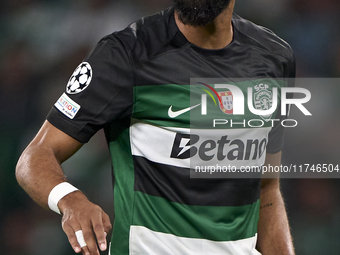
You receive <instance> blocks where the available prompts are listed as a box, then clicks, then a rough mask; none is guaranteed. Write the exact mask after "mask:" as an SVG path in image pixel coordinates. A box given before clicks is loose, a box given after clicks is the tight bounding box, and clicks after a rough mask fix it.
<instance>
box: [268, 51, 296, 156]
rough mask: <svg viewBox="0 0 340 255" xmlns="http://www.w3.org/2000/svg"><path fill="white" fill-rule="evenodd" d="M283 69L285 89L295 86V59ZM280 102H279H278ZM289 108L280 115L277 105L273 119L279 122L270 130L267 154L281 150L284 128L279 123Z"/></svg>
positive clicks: (279, 106)
mask: <svg viewBox="0 0 340 255" xmlns="http://www.w3.org/2000/svg"><path fill="white" fill-rule="evenodd" d="M283 68H284V81H285V83H286V84H287V87H294V86H295V69H296V68H295V57H294V55H293V52H292V55H291V58H290V59H289V60H287V62H285V63H284V64H283ZM287 98H293V94H292V93H288V94H287ZM280 101H281V100H280ZM288 108H289V106H287V110H286V112H287V115H282V114H281V104H278V111H277V114H276V116H275V119H277V120H280V121H275V122H274V126H273V128H272V130H271V131H270V132H269V135H268V144H267V153H277V152H279V151H281V150H282V149H283V145H284V142H283V139H284V127H283V125H281V122H282V121H283V120H285V119H287V118H288V114H289V109H288Z"/></svg>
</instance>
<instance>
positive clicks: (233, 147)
mask: <svg viewBox="0 0 340 255" xmlns="http://www.w3.org/2000/svg"><path fill="white" fill-rule="evenodd" d="M266 146H267V138H263V139H262V140H259V139H247V140H243V139H234V140H232V139H229V138H228V135H224V136H221V137H220V138H219V139H218V140H213V139H207V140H203V141H202V139H201V137H200V136H199V135H196V134H183V133H177V134H176V136H175V140H174V143H173V146H172V151H171V155H170V157H171V158H177V159H187V158H192V157H194V156H196V155H198V157H199V158H200V159H201V160H203V161H210V160H213V158H215V159H217V160H218V161H222V160H224V159H226V158H227V159H228V160H231V161H233V160H256V159H259V158H261V157H262V155H263V153H264V152H265V151H266Z"/></svg>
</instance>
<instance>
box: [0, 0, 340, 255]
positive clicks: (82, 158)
mask: <svg viewBox="0 0 340 255" xmlns="http://www.w3.org/2000/svg"><path fill="white" fill-rule="evenodd" d="M170 4H171V2H170V0H124V1H122V0H120V1H118V0H115V1H109V0H73V1H69V0H68V1H66V0H59V1H52V0H40V1H39V0H2V1H1V2H0V102H1V104H0V107H1V108H0V119H1V125H0V247H1V248H0V250H1V252H0V253H1V254H6V255H19V254H20V255H45V254H49V255H60V254H63V255H68V254H73V253H72V250H71V248H70V246H69V244H68V241H67V238H66V236H65V235H64V234H63V232H62V230H61V226H60V217H59V216H58V215H56V214H54V213H51V212H48V211H45V210H42V209H41V208H39V207H38V206H37V205H36V204H34V203H33V202H32V201H31V200H30V199H29V198H28V196H27V195H26V194H25V193H24V192H23V190H21V189H20V187H19V186H18V184H17V183H16V181H15V177H14V169H15V164H16V161H17V159H18V157H19V155H20V153H21V152H22V150H23V149H24V148H25V146H26V145H27V143H28V142H29V141H30V140H31V139H32V138H33V135H34V134H35V133H36V132H37V130H38V128H39V126H40V125H41V124H42V123H43V121H44V118H45V116H46V114H47V113H48V111H49V109H50V107H51V106H52V105H53V103H54V102H55V101H56V100H57V98H58V97H59V96H60V94H61V93H62V92H63V90H64V88H65V85H66V82H67V80H68V78H69V76H70V75H71V74H72V72H73V70H74V68H75V67H76V66H77V65H78V64H79V63H80V62H81V60H82V59H83V57H84V56H85V55H86V54H88V53H89V51H90V50H91V49H92V48H93V47H94V45H95V44H96V42H97V41H98V40H99V39H100V38H101V37H102V36H104V35H105V34H108V33H111V32H112V31H115V30H119V29H123V28H124V27H126V25H128V24H129V23H130V22H132V21H133V20H136V19H138V18H140V17H141V16H145V15H149V14H152V13H154V12H156V11H158V10H161V9H163V8H165V7H167V6H169V5H170ZM236 12H237V13H238V14H239V15H241V16H243V17H245V18H247V19H250V20H252V21H254V22H255V23H258V24H261V25H263V26H266V27H268V28H270V29H272V30H274V31H275V32H276V33H277V34H278V35H279V36H281V37H283V38H284V39H285V40H287V41H288V42H289V43H290V44H291V45H292V47H293V49H294V51H295V54H296V57H297V64H298V65H297V67H298V77H328V78H331V77H333V78H334V77H339V75H340V43H339V42H340V34H339V31H340V15H339V13H340V2H339V1H338V0H323V1H320V0H276V1H272V0H242V1H240V0H236ZM312 89H313V92H314V94H312V96H313V99H314V100H313V103H311V104H309V109H310V110H311V111H312V113H315V112H316V113H317V116H318V118H317V119H316V117H315V116H313V117H311V118H313V120H312V121H310V119H309V120H306V119H304V120H302V124H301V126H300V127H297V128H293V129H289V130H287V132H286V145H285V151H284V156H283V159H284V162H285V163H287V164H289V163H340V162H339V161H340V160H339V158H340V157H339V156H340V152H339V144H340V135H339V125H340V117H339V110H340V100H339V96H340V86H339V87H333V88H329V87H327V86H322V84H320V86H316V87H314V88H312ZM293 114H295V113H294V112H293ZM297 116H298V115H297ZM63 167H64V169H65V172H66V175H67V176H68V178H69V180H70V181H71V182H73V183H74V184H75V185H76V186H77V187H79V188H80V189H83V190H84V191H85V193H86V194H87V195H88V196H89V197H90V199H91V200H92V201H94V202H96V203H98V204H99V205H101V206H102V207H103V208H104V210H106V211H108V212H109V213H111V212H112V210H113V208H112V199H111V197H112V195H111V191H112V188H111V181H110V179H111V172H110V163H109V156H108V152H107V151H106V144H105V141H104V139H103V135H102V133H99V134H97V135H96V136H95V138H93V139H92V141H91V142H90V145H86V146H84V147H83V148H82V149H81V151H80V152H79V153H78V154H77V155H76V156H75V157H74V158H72V159H71V160H70V161H68V162H67V163H65V164H64V166H63ZM339 184H340V181H339V179H285V180H282V187H283V191H284V195H285V201H286V204H287V209H288V214H289V219H290V223H291V227H292V233H293V237H294V242H295V247H296V251H297V254H298V255H314V254H315V255H316V254H317V255H320V254H327V255H332V254H334V255H335V254H340V242H339V237H340V199H339V194H340V186H339Z"/></svg>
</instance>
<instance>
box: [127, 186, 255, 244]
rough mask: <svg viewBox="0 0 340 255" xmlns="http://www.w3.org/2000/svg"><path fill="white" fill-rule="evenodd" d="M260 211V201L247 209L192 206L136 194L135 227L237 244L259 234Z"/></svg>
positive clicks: (246, 207)
mask: <svg viewBox="0 0 340 255" xmlns="http://www.w3.org/2000/svg"><path fill="white" fill-rule="evenodd" d="M226 195H228V194H226ZM259 208H260V200H258V201H257V202H255V203H253V204H250V205H245V206H189V205H184V204H179V203H174V202H170V201H168V200H166V199H164V198H160V197H155V196H151V195H147V194H144V193H142V192H139V191H136V192H135V208H134V217H133V225H137V226H145V227H147V228H149V229H151V230H153V231H157V232H162V233H169V234H174V235H176V236H180V237H188V238H201V239H208V240H211V241H235V240H239V239H244V238H249V237H253V236H254V235H255V234H256V232H257V223H258V219H259Z"/></svg>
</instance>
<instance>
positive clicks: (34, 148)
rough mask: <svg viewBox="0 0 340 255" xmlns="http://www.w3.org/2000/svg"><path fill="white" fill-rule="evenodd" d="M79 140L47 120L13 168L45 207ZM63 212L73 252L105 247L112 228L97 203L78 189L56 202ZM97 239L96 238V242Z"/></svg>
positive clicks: (88, 253)
mask: <svg viewBox="0 0 340 255" xmlns="http://www.w3.org/2000/svg"><path fill="white" fill-rule="evenodd" d="M81 146H82V143H80V142H78V141H77V140H75V139H73V138H71V137H70V136H68V135H66V134H65V133H63V132H62V131H60V130H59V129H57V128H55V127H54V126H53V125H51V124H50V123H49V122H48V121H46V122H45V123H44V124H43V126H42V128H41V129H40V131H39V132H38V134H37V136H36V137H35V138H34V139H33V141H32V142H31V143H30V144H29V145H28V147H27V148H26V150H25V151H24V152H23V153H22V155H21V157H20V159H19V161H18V164H17V168H16V177H17V180H18V182H19V184H20V185H21V187H22V188H23V189H24V190H25V191H26V192H27V193H28V194H29V195H30V196H31V197H32V199H33V200H34V201H36V202H37V203H38V204H39V205H41V206H42V207H44V208H48V196H49V194H50V192H51V190H52V189H53V188H54V187H55V186H56V185H58V184H60V183H62V182H65V181H66V178H65V176H64V173H63V171H62V169H61V167H60V165H61V163H62V162H64V161H65V160H67V159H68V158H69V157H71V156H72V155H73V154H74V153H75V152H76V151H78V150H79V149H80V148H81ZM58 208H59V210H60V212H61V213H62V215H63V218H62V227H63V230H64V232H65V233H66V235H67V236H68V239H69V242H70V244H71V245H72V248H73V249H74V251H75V252H76V253H79V252H80V251H82V253H83V254H86V255H95V254H96V255H99V251H98V248H97V243H98V245H99V247H100V249H101V250H106V247H107V244H106V233H108V232H109V231H110V230H111V223H110V219H109V217H108V216H107V214H106V213H105V212H104V211H103V210H102V209H101V208H100V207H99V206H97V205H95V204H93V203H91V202H90V201H89V200H88V199H87V198H86V196H85V195H84V194H83V193H82V192H80V191H74V192H72V193H70V194H68V195H66V196H64V197H63V198H62V199H61V200H60V201H59V203H58ZM78 230H82V231H83V234H84V239H85V242H86V244H87V246H85V247H83V248H82V249H81V247H80V245H79V244H78V241H77V238H76V236H75V232H76V231H78ZM96 240H97V242H96Z"/></svg>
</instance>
